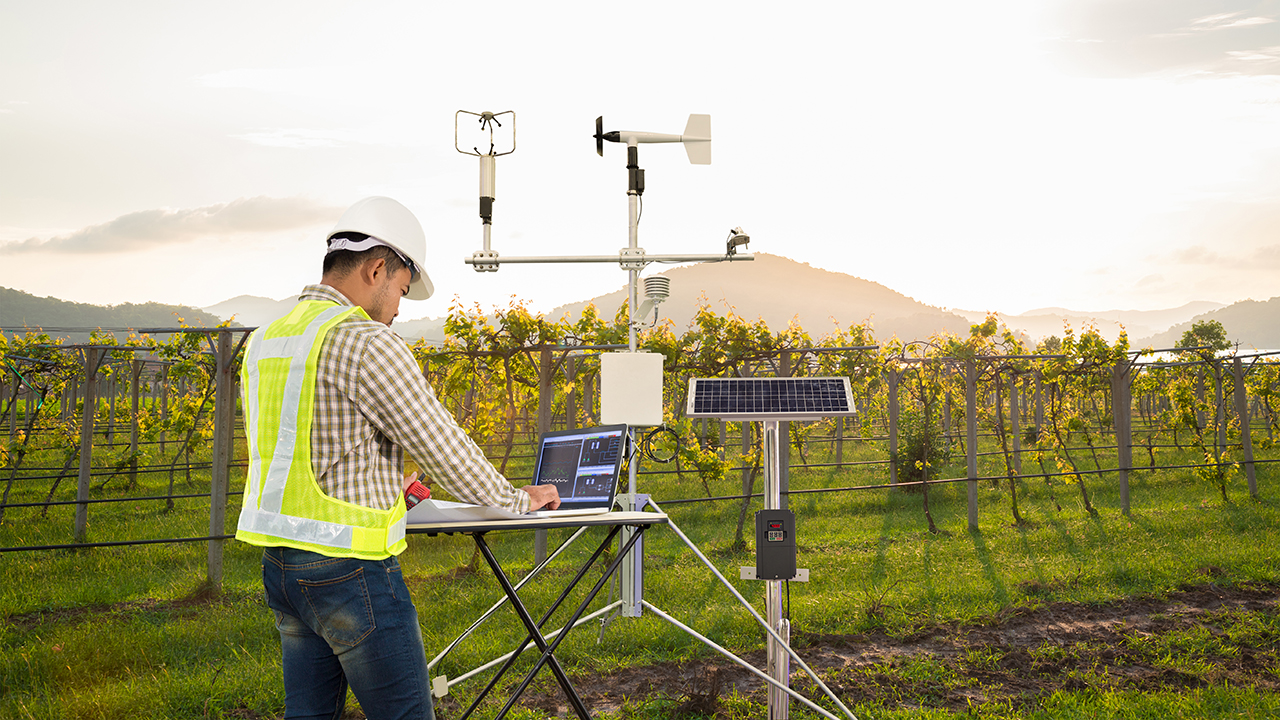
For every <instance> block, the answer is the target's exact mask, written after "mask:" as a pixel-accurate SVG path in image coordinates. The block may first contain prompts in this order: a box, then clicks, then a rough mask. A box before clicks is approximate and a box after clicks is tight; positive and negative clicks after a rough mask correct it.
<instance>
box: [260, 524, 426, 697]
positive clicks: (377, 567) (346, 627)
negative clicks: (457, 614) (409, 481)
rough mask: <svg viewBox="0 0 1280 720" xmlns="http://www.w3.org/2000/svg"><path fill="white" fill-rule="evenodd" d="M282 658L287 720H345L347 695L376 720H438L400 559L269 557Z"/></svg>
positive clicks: (269, 551) (287, 553) (265, 571)
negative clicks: (350, 695)
mask: <svg viewBox="0 0 1280 720" xmlns="http://www.w3.org/2000/svg"><path fill="white" fill-rule="evenodd" d="M262 583H263V585H264V586H265V587H266V590H267V605H268V606H269V607H270V608H271V609H272V610H274V611H275V616H276V628H277V629H278V630H279V631H280V648H281V651H282V655H283V666H284V688H285V711H284V716H285V717H286V718H324V719H325V720H329V719H331V718H332V719H336V718H340V717H341V716H342V710H343V707H344V706H345V705H346V700H347V686H348V685H350V687H351V690H352V691H353V692H354V693H355V696H356V699H357V700H359V701H360V708H361V709H362V710H364V713H365V715H366V716H367V717H369V718H370V720H383V718H387V719H396V720H399V719H401V718H403V719H404V720H434V717H435V715H434V712H433V710H432V705H431V693H430V690H429V688H430V680H429V678H428V677H427V658H426V654H425V652H424V650H423V647H422V630H421V628H419V626H418V611H417V610H416V609H415V608H414V606H413V601H412V600H410V599H409V589H408V588H407V587H406V586H405V583H404V576H403V575H402V574H401V573H400V562H399V561H398V560H397V559H396V558H395V557H389V558H387V559H386V560H376V561H375V560H356V559H353V558H332V557H327V556H325V555H320V554H318V553H313V552H307V551H305V550H294V549H293V548H283V547H270V548H266V550H265V551H264V552H263V554H262Z"/></svg>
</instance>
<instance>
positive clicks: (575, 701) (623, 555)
mask: <svg viewBox="0 0 1280 720" xmlns="http://www.w3.org/2000/svg"><path fill="white" fill-rule="evenodd" d="M646 529H647V526H644V525H640V526H636V528H635V530H636V532H635V534H634V535H632V536H631V538H630V539H628V540H627V542H626V544H625V545H624V546H623V547H622V548H621V549H620V550H619V551H618V556H617V557H616V558H614V560H613V562H612V563H610V564H609V567H608V569H606V570H605V572H604V575H603V576H601V577H600V579H599V580H597V581H596V584H595V586H594V587H592V588H591V592H589V593H588V594H587V597H586V598H585V599H584V600H583V601H582V603H581V604H580V605H578V609H577V610H575V611H574V613H573V615H572V616H570V617H569V619H568V620H567V621H566V622H565V631H564V632H562V633H560V635H558V636H557V637H556V639H555V640H553V641H551V644H550V645H547V646H546V647H545V648H543V645H544V644H545V642H546V641H545V640H542V635H541V634H540V633H538V632H537V629H536V628H531V629H530V633H531V634H533V635H537V637H536V638H535V639H534V641H535V642H537V643H538V646H539V647H540V648H542V657H541V658H539V659H538V662H536V663H534V666H533V669H532V670H530V671H529V673H528V674H527V675H525V677H524V680H522V681H520V685H519V687H517V688H516V691H515V692H514V693H513V694H512V695H511V699H510V700H508V701H507V704H506V705H505V706H503V708H502V711H501V712H499V713H498V714H497V715H496V716H495V720H498V719H499V718H503V717H506V715H507V713H508V712H509V711H510V710H511V707H512V706H513V705H515V703H516V700H517V699H518V698H519V697H520V695H522V694H523V693H524V691H525V689H526V688H528V687H529V683H531V682H533V678H534V676H536V675H537V674H538V671H539V670H541V669H542V666H543V665H544V664H549V665H550V666H551V671H552V672H553V673H555V672H556V671H557V669H558V668H559V667H560V663H559V661H557V660H556V658H555V651H556V648H558V647H559V646H560V642H561V641H562V640H564V639H565V637H566V636H568V634H569V629H570V628H572V627H573V624H574V623H576V622H577V621H578V618H580V617H582V614H583V613H584V612H586V610H587V606H588V605H590V604H591V601H592V600H595V597H596V595H598V594H600V590H601V589H602V588H603V587H604V586H605V584H606V583H608V582H609V578H610V577H612V576H613V573H614V571H616V570H617V569H618V566H619V565H621V564H622V563H623V561H624V560H626V559H627V553H628V552H630V551H631V548H632V547H633V546H634V545H635V544H636V542H638V541H639V540H640V537H641V536H642V535H644V531H645V530H646ZM605 542H606V543H607V542H608V540H606V541H605ZM503 582H506V578H505V577H504V578H503ZM507 584H508V585H509V584H510V583H509V582H508V583H507ZM515 602H516V600H515V598H512V603H513V604H514V603H515ZM521 610H522V611H523V606H521ZM527 614H528V613H527V612H526V613H525V615H527ZM525 625H526V627H528V626H529V623H525ZM563 673H564V671H563V670H560V672H559V673H557V674H556V679H557V680H559V678H560V677H561V675H563ZM560 687H561V689H563V690H564V692H565V695H567V696H568V697H569V702H570V703H571V704H572V705H573V707H574V710H575V711H577V713H578V716H579V717H581V718H583V720H590V717H591V716H590V715H589V714H588V713H587V709H586V707H585V706H584V705H583V704H582V699H581V698H579V697H578V693H577V691H576V690H574V689H573V686H572V685H570V684H569V679H568V677H567V676H566V677H565V679H564V682H562V683H561V684H560Z"/></svg>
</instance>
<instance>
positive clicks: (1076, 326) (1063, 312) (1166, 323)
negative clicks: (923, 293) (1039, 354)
mask: <svg viewBox="0 0 1280 720" xmlns="http://www.w3.org/2000/svg"><path fill="white" fill-rule="evenodd" d="M1221 307H1225V306H1224V305H1223V304H1222V303H1215V302H1208V301H1205V300H1201V301H1196V302H1189V303H1187V304H1186V305H1182V306H1181V307H1176V308H1171V309H1168V310H1104V311H1102V312H1080V311H1079V310H1068V309H1067V308H1060V307H1047V308H1037V309H1035V310H1028V311H1027V312H1024V313H1020V314H1017V315H1007V314H1005V313H995V314H996V315H998V316H999V318H1000V322H1002V323H1004V324H1005V325H1007V326H1009V329H1010V330H1014V331H1017V332H1022V333H1024V334H1026V335H1027V337H1029V338H1031V339H1032V340H1034V341H1039V340H1042V339H1044V338H1046V337H1048V336H1050V335H1057V336H1058V337H1062V332H1063V324H1064V322H1065V323H1069V324H1070V325H1071V328H1072V329H1073V330H1076V331H1077V332H1078V331H1079V330H1080V328H1081V327H1083V326H1084V325H1086V324H1092V325H1093V326H1094V327H1096V328H1097V329H1098V332H1099V333H1100V334H1101V335H1102V336H1103V337H1105V338H1107V340H1109V341H1111V342H1115V341H1116V338H1118V337H1120V327H1121V326H1122V325H1123V326H1124V328H1125V330H1126V331H1128V333H1129V339H1130V340H1131V341H1132V340H1133V339H1134V338H1137V337H1145V336H1148V335H1153V334H1155V333H1158V332H1161V331H1163V330H1166V329H1168V328H1169V327H1170V326H1172V325H1175V324H1177V323H1181V322H1186V321H1188V320H1190V319H1191V318H1193V317H1195V316H1196V315H1199V314H1201V313H1206V312H1210V311H1213V310H1217V309H1218V308H1221ZM952 312H954V313H956V314H957V315H961V316H963V317H964V318H966V319H968V320H969V321H970V322H975V323H978V322H982V321H983V320H985V319H986V317H987V313H985V312H979V311H975V310H959V309H952Z"/></svg>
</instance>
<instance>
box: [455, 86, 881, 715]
mask: <svg viewBox="0 0 1280 720" xmlns="http://www.w3.org/2000/svg"><path fill="white" fill-rule="evenodd" d="M464 115H466V116H469V117H471V118H476V119H477V121H478V122H479V124H480V131H481V133H485V132H487V133H488V145H489V148H488V151H487V152H482V151H481V149H480V148H479V147H478V146H473V147H472V148H471V149H470V150H467V149H463V148H462V147H461V145H460V144H459V140H458V134H459V133H458V127H459V122H460V121H461V119H462V117H463V116H464ZM515 120H516V118H515V113H514V112H512V111H510V110H508V111H504V112H500V113H493V112H488V111H486V112H480V113H475V112H469V111H466V110H459V111H458V112H457V113H456V114H455V116H454V147H455V148H456V149H457V150H458V152H460V153H463V154H465V155H473V156H476V157H478V158H480V220H481V223H482V224H483V229H484V246H483V248H482V249H481V250H477V251H476V252H474V253H472V254H471V256H470V257H468V258H464V259H463V262H465V263H466V264H468V265H471V266H472V267H473V268H474V269H475V270H476V272H497V270H498V268H499V267H500V266H502V265H503V264H576V263H618V267H619V268H620V269H622V270H626V271H627V274H628V279H629V280H628V295H627V297H628V303H627V330H628V332H627V350H626V351H625V352H606V353H603V354H601V355H600V420H601V422H602V423H604V424H606V425H613V424H625V425H627V427H628V434H629V435H630V438H629V439H630V442H629V443H628V444H627V451H626V452H627V456H626V457H627V492H626V493H625V494H622V493H619V494H618V495H617V496H616V498H615V506H617V507H619V509H621V510H622V511H624V512H640V511H643V510H645V509H646V508H648V507H652V508H653V509H654V510H657V511H659V512H661V508H659V507H658V505H657V503H655V502H653V501H652V500H651V499H650V498H649V496H648V495H647V494H640V493H638V492H637V489H636V474H637V471H638V469H639V454H640V453H639V443H637V442H635V437H634V430H635V429H636V428H657V427H659V426H662V425H663V424H664V421H663V407H662V397H663V394H662V384H663V378H662V362H663V356H662V355H661V354H660V353H649V352H641V351H640V349H639V347H638V341H637V337H638V331H639V328H640V326H641V324H642V322H643V321H644V319H645V318H646V317H647V316H648V314H649V313H650V312H651V311H653V312H654V313H655V317H656V311H657V306H658V305H659V304H660V303H661V302H663V300H665V299H666V298H667V297H668V294H669V290H670V285H669V282H670V281H669V279H668V278H666V277H663V276H652V277H648V278H645V279H644V290H645V296H646V300H645V302H644V303H643V304H638V303H637V301H638V299H639V289H640V284H641V283H640V273H641V271H643V270H644V269H645V268H646V267H647V266H648V265H649V264H650V263H655V262H659V263H707V262H743V261H750V260H754V259H755V257H754V256H752V255H750V254H746V253H739V252H738V250H739V248H745V246H746V245H747V243H748V242H749V241H750V237H749V236H748V235H747V234H746V233H745V232H743V230H742V228H741V227H735V228H733V229H732V230H730V231H729V235H728V238H727V239H726V240H725V241H724V243H725V244H724V251H723V252H720V253H714V254H700V255H686V254H649V253H648V252H646V251H645V249H644V248H642V247H640V240H639V221H640V208H641V202H642V201H641V198H642V196H643V195H644V188H645V179H644V170H643V169H642V168H641V167H640V161H639V146H640V145H641V144H644V143H680V144H681V145H683V146H684V149H685V152H686V154H687V155H688V157H689V162H690V163H692V164H694V165H710V164H711V116H710V115H697V114H695V115H690V116H689V121H688V123H687V124H686V125H685V129H684V132H683V133H682V134H680V135H673V134H665V133H654V132H640V131H635V130H611V131H608V132H605V130H604V118H603V117H598V118H596V127H595V134H594V135H593V137H594V138H595V141H596V153H597V154H598V155H600V156H601V157H603V156H604V144H605V142H613V143H619V144H622V145H625V146H626V148H627V165H626V170H627V246H626V247H623V248H620V249H619V250H618V252H617V253H616V254H611V255H558V256H556V255H546V256H543V255H538V256H502V255H500V254H499V253H498V251H497V250H494V249H493V246H492V242H491V229H492V224H493V205H494V201H495V200H496V197H497V196H496V194H495V177H494V176H495V173H496V170H497V163H496V160H497V158H498V157H501V156H503V155H509V154H511V153H512V152H514V151H515ZM506 122H509V123H510V132H511V145H510V147H511V149H510V150H504V151H502V152H498V151H497V143H496V139H495V132H496V129H497V128H504V132H505V127H506V126H505V125H504V123H506ZM504 147H505V145H504ZM609 347H610V348H612V347H621V346H609ZM770 380H783V381H787V380H790V379H782V378H774V379H770ZM738 381H746V382H738ZM833 381H834V384H833ZM814 382H817V383H821V384H824V385H823V386H822V387H817V388H815V387H813V383H814ZM690 383H691V385H690V391H691V392H690V405H689V408H688V412H687V414H688V415H689V416H690V417H721V418H725V417H733V418H734V419H738V420H744V421H746V420H761V421H763V425H764V430H765V432H764V433H762V437H764V438H765V439H766V442H765V446H766V447H765V451H766V454H767V456H768V459H769V463H768V464H769V468H768V470H767V472H766V474H765V482H766V491H765V495H766V503H765V505H766V510H765V511H762V513H760V514H758V515H757V567H756V568H754V569H752V568H743V570H744V571H746V570H755V571H756V572H755V573H753V575H752V577H756V576H757V575H758V576H759V578H760V579H764V580H766V582H767V586H766V598H765V600H766V605H767V608H766V612H767V615H768V617H767V618H766V617H764V616H762V615H760V613H758V612H757V611H756V610H755V609H754V608H753V607H752V605H751V603H750V602H749V601H748V600H747V599H746V598H745V597H743V596H742V595H741V593H739V592H738V591H737V589H735V588H734V587H733V585H732V584H731V583H730V582H729V581H728V579H726V578H725V577H724V576H723V575H722V574H721V573H720V571H719V570H717V569H716V567H715V565H714V564H713V563H712V562H711V561H710V560H709V559H707V557H706V556H705V555H704V554H703V553H702V552H701V551H700V550H699V549H698V547H697V546H696V545H695V544H694V543H693V542H692V541H691V540H689V538H688V537H687V536H686V535H685V534H684V533H683V532H682V531H681V530H680V529H679V527H677V526H676V524H675V522H674V521H671V520H670V519H669V518H668V522H667V527H668V528H670V529H671V530H672V531H673V532H674V533H675V534H676V535H677V536H678V537H679V538H680V539H681V540H682V541H683V542H684V544H685V545H686V546H687V547H688V548H689V549H690V551H692V552H693V553H694V554H695V555H696V556H697V557H698V559H699V560H700V561H701V562H702V563H703V565H705V566H706V567H707V569H708V570H710V571H711V573H712V574H713V575H715V577H716V578H717V579H718V580H720V582H721V583H722V584H723V585H724V586H725V588H726V589H727V590H728V591H729V592H730V593H731V594H732V595H733V596H734V597H735V598H736V599H737V600H738V602H739V603H740V604H741V605H742V606H743V607H744V608H745V609H746V610H747V611H748V612H749V613H750V614H751V615H752V616H753V617H754V618H755V620H756V621H757V623H758V624H759V625H760V626H761V628H762V629H763V630H764V631H765V633H766V635H767V640H768V672H762V671H760V670H758V669H756V668H755V667H753V666H752V665H750V664H749V663H747V662H746V661H744V660H742V659H741V658H739V657H737V656H736V655H734V654H733V653H732V652H731V651H729V650H728V649H726V648H723V647H721V646H720V645H718V644H716V643H715V642H714V641H713V640H711V639H710V638H708V637H706V636H704V635H702V634H700V633H698V632H697V631H696V630H694V629H693V628H691V627H689V626H687V625H685V624H683V623H681V622H679V621H678V620H676V619H675V618H673V617H671V616H670V615H668V614H667V613H665V612H663V611H662V610H661V609H660V608H658V607H656V606H654V605H653V604H652V603H650V602H648V601H646V600H644V597H643V589H644V546H643V536H642V535H641V536H640V537H635V535H636V534H637V531H636V530H635V529H634V528H631V527H625V528H623V529H622V530H621V531H620V533H619V537H618V542H619V546H618V547H619V548H623V547H625V546H627V544H628V543H629V542H631V541H632V539H633V537H634V539H635V542H634V547H632V548H631V549H630V551H629V553H628V555H626V556H625V560H624V562H623V563H622V565H621V566H620V567H619V568H618V570H619V574H620V576H621V577H620V580H619V585H620V592H619V595H620V599H619V600H618V601H617V603H616V604H617V606H618V607H619V608H620V611H619V612H620V614H621V615H622V616H623V617H632V618H638V617H640V616H641V615H642V611H643V609H644V608H646V607H647V608H649V610H650V611H652V612H653V614H654V615H657V616H658V617H660V618H662V619H663V620H666V621H667V622H669V623H672V624H674V625H675V626H676V627H678V628H679V629H681V630H682V631H684V632H685V633H687V634H689V635H691V636H692V637H694V638H696V639H697V640H700V641H701V642H703V643H704V644H706V645H707V646H709V647H711V648H712V649H714V650H716V651H717V652H719V653H720V654H722V655H724V656H725V657H727V658H728V659H730V660H732V661H733V662H735V663H737V664H739V665H740V666H742V667H743V668H745V669H746V670H748V671H750V672H752V673H753V674H755V675H756V676H757V677H759V678H760V679H761V680H764V681H765V682H766V683H768V684H769V685H770V694H769V717H770V720H786V718H787V717H788V712H789V711H788V706H787V702H788V700H789V699H792V700H796V701H799V702H801V703H803V704H804V705H806V706H807V707H808V708H809V709H810V710H811V711H814V712H816V713H818V714H819V715H822V716H823V717H825V718H828V720H841V718H839V717H837V716H836V715H835V714H833V713H832V712H830V711H828V710H827V709H825V708H822V707H820V706H818V705H816V704H815V703H813V702H812V701H811V700H809V699H808V698H805V697H804V696H803V695H801V694H799V693H797V692H796V691H795V690H793V689H791V688H790V687H789V684H790V682H789V680H790V678H789V663H790V661H795V662H796V663H797V664H798V665H799V666H800V668H801V669H803V670H804V671H805V672H806V673H807V674H808V675H809V677H810V679H811V680H813V682H814V684H815V685H816V686H817V687H818V688H819V689H821V690H822V691H823V692H824V693H825V694H826V696H827V697H828V698H829V699H830V700H831V701H832V702H833V703H834V704H835V706H836V707H837V708H838V709H839V710H840V711H841V713H842V714H843V716H844V718H845V719H847V720H857V718H856V717H855V716H854V715H853V713H852V712H850V711H849V709H848V708H847V707H845V705H844V703H842V702H841V701H840V700H839V698H838V697H836V695H835V693H833V692H832V691H831V689H830V688H828V687H827V686H826V684H825V683H823V681H822V679H821V678H820V677H819V676H818V675H817V673H815V672H814V671H813V669H812V668H810V667H809V666H808V664H806V663H805V662H804V661H803V660H802V659H801V658H800V656H799V655H797V654H796V652H795V650H793V649H792V648H791V647H790V624H789V621H788V620H786V619H784V618H782V616H781V610H782V603H781V597H782V596H781V594H780V592H779V591H780V589H781V587H782V582H784V581H785V580H786V579H787V578H791V577H796V576H797V573H798V571H797V568H795V534H794V522H795V521H794V516H792V515H790V514H789V513H788V512H787V511H785V510H780V509H779V507H780V495H779V483H778V478H779V477H780V474H781V473H780V467H779V466H778V465H779V463H780V462H781V461H780V457H779V452H778V447H779V446H780V444H781V443H784V442H785V438H784V437H780V436H779V433H778V420H779V419H780V418H781V419H787V418H792V419H807V420H808V419H816V418H818V417H823V416H830V415H844V414H849V413H851V412H852V409H853V403H852V394H851V392H850V388H849V382H848V379H847V378H800V379H798V383H799V385H798V386H797V385H796V383H797V381H791V385H789V386H787V387H788V389H787V390H785V391H784V392H778V391H777V388H775V387H774V383H773V382H768V381H766V382H765V384H764V386H760V385H759V383H758V382H756V383H752V382H749V381H747V379H745V378H740V379H733V380H731V382H730V383H729V384H728V385H726V386H718V385H717V383H716V382H714V380H712V381H711V382H708V381H707V380H699V379H691V380H690ZM762 388H763V390H764V392H763V394H762V393H761V391H762ZM815 390H816V392H815ZM708 391H711V392H710V393H708ZM731 397H732V398H733V401H732V403H729V404H725V402H724V401H725V400H726V399H728V398H731ZM708 399H709V402H705V401H707V400H708ZM695 400H698V401H699V402H700V403H702V404H699V405H698V406H696V407H695V405H694V401H695ZM741 402H746V403H748V404H752V405H753V411H752V412H748V413H746V414H745V415H744V414H741V413H739V412H738V409H737V408H738V407H739V405H740V403H741ZM815 403H816V404H815ZM743 407H745V405H743ZM744 424H745V423H744ZM762 538H763V539H762ZM535 572H536V570H535ZM799 572H803V573H804V574H805V577H807V573H808V571H807V570H803V571H799ZM499 605H500V603H499ZM499 605H495V606H494V607H493V608H491V609H490V613H492V612H493V610H495V609H496V608H497V607H499ZM606 610H607V608H606ZM599 612H604V611H603V610H602V611H599ZM486 617H487V614H486ZM585 620H586V618H583V621H585ZM478 622H479V621H477V624H478ZM602 622H607V618H606V620H604V621H602ZM474 627H475V625H473V626H472V628H473V629H474ZM468 632H470V631H468ZM602 632H603V629H602ZM464 636H465V634H464ZM456 642H457V641H455V644H456ZM451 647H452V646H451ZM446 652H448V651H446ZM442 655H443V653H442ZM438 660H439V657H437V661H438ZM434 662H436V661H433V663H434ZM497 662H498V660H495V661H492V662H491V663H490V664H489V665H486V666H483V667H489V666H490V665H493V664H495V663H497ZM481 669H482V668H481ZM479 670H480V669H477V670H476V671H472V673H468V674H467V675H465V676H463V678H465V677H469V676H471V675H472V674H474V673H475V672H479ZM463 678H456V679H455V680H454V681H452V682H459V681H461V679H463ZM438 680H440V681H442V684H443V685H445V688H444V689H445V691H447V686H448V685H449V684H451V682H450V681H448V680H447V679H445V678H443V676H442V677H440V678H438Z"/></svg>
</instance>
